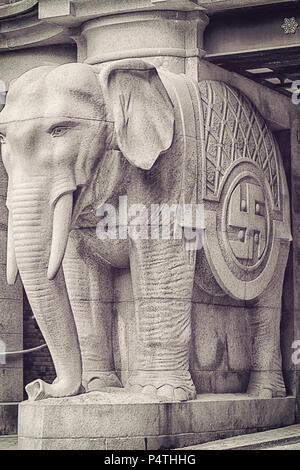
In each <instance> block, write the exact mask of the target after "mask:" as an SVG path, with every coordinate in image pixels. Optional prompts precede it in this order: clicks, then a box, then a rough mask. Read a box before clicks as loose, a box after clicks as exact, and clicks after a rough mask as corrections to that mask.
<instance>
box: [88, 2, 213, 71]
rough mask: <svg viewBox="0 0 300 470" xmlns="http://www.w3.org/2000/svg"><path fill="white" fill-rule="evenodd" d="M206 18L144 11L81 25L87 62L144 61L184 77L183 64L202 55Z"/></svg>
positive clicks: (197, 13) (198, 14)
mask: <svg viewBox="0 0 300 470" xmlns="http://www.w3.org/2000/svg"><path fill="white" fill-rule="evenodd" d="M207 24H208V17H207V16H206V15H205V14H204V13H203V12H201V11H176V10H174V11H163V10H159V11H143V12H134V13H126V14H125V13H123V14H122V15H111V16H105V17H101V18H97V19H94V20H91V21H88V22H87V23H85V24H84V25H83V28H82V35H83V37H84V38H85V39H86V54H87V59H86V62H87V63H88V64H101V63H104V62H108V61H112V60H119V59H128V58H143V59H145V60H148V61H150V62H152V63H154V64H155V65H156V66H163V67H165V68H167V69H169V70H171V71H172V72H176V73H184V72H185V71H186V60H187V59H191V58H199V57H202V56H203V55H204V50H203V48H202V47H203V33H204V30H205V27H206V25H207Z"/></svg>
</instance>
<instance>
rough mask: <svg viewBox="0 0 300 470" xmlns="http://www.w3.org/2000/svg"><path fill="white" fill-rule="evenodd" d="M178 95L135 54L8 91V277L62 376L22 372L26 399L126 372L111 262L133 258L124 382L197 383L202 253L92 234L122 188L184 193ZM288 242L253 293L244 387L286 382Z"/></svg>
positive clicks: (143, 388)
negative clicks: (116, 342)
mask: <svg viewBox="0 0 300 470" xmlns="http://www.w3.org/2000/svg"><path fill="white" fill-rule="evenodd" d="M175 108H176V106H175V104H174V102H172V98H171V97H170V96H169V94H168V93H167V91H166V89H165V87H164V85H163V83H162V81H161V79H160V76H159V75H158V73H157V71H156V69H155V68H154V67H153V66H152V65H151V64H147V63H145V62H143V61H137V60H133V61H127V60H126V61H119V62H118V63H113V64H110V65H108V66H103V67H102V68H101V69H100V70H98V69H96V68H93V67H92V66H89V65H84V64H67V65H62V66H59V67H39V68H37V69H33V70H32V71H30V72H27V73H26V74H24V75H23V76H21V77H20V78H19V79H18V80H16V81H15V83H13V85H12V86H11V88H10V90H9V92H8V96H7V103H6V106H5V108H4V110H3V111H2V112H1V114H0V133H1V135H2V137H1V140H2V145H1V153H2V158H3V161H4V165H5V167H6V170H7V172H8V175H9V185H8V199H7V206H8V209H9V214H10V216H9V242H8V281H9V282H10V283H13V282H14V280H15V277H16V275H17V272H18V271H19V272H20V276H21V278H22V281H23V284H24V287H25V290H26V293H27V296H28V299H29V301H30V304H31V307H32V310H33V312H34V315H35V317H36V319H37V322H38V324H39V327H40V329H41V331H42V333H43V336H44V338H45V340H46V342H47V345H48V347H49V349H50V352H51V355H52V358H53V361H54V364H55V368H56V373H57V378H56V380H55V381H54V383H53V384H46V383H44V382H42V381H41V380H37V381H35V382H33V383H31V384H29V385H27V387H26V390H27V393H28V395H29V398H30V399H31V400H40V399H43V398H47V397H65V396H71V395H76V394H79V393H81V392H83V391H84V389H85V390H87V391H88V390H99V389H103V387H121V386H122V384H121V382H120V380H119V378H118V377H117V375H116V373H115V370H114V359H113V353H112V339H111V337H112V334H111V331H112V315H111V305H112V302H113V268H114V267H117V268H123V267H124V268H125V267H128V266H130V268H131V277H132V283H133V293H134V299H135V312H136V322H137V338H136V341H137V357H136V363H135V367H134V370H133V371H132V374H131V377H130V378H129V380H128V383H127V384H125V385H126V386H127V387H128V388H129V389H131V390H133V391H135V392H140V393H145V394H150V395H153V396H158V397H163V398H166V399H167V400H171V401H173V400H176V401H178V400H179V401H185V400H188V399H193V398H194V397H195V387H194V385H193V382H192V379H191V376H190V373H189V347H190V336H191V331H190V330H191V326H190V315H191V298H192V290H193V283H194V269H195V262H197V259H199V258H201V257H203V251H202V250H200V252H199V253H198V254H197V259H195V258H196V255H195V254H194V255H191V254H190V253H189V252H188V251H187V250H186V248H185V240H184V239H181V240H177V239H171V240H160V239H159V240H157V239H154V240H151V239H148V240H143V239H137V240H134V239H130V240H128V239H121V240H120V239H116V240H110V239H107V240H99V239H98V238H97V236H96V225H97V223H98V221H99V218H98V217H97V215H96V211H97V208H98V207H99V206H101V205H102V204H104V203H110V204H113V205H114V206H115V207H117V206H118V198H119V197H120V196H124V195H126V196H127V197H128V204H133V203H139V204H141V203H142V204H144V206H145V207H146V208H147V209H149V208H150V205H151V204H161V203H168V204H172V203H174V204H175V203H178V202H179V201H180V198H181V196H182V181H183V172H184V161H183V145H184V142H183V136H182V134H181V133H180V131H179V127H180V126H179V124H178V122H177V121H176V118H175V117H176V112H175V111H176V110H175ZM197 158H198V159H199V161H200V160H201V155H198V156H197ZM185 163H186V162H185ZM186 177H187V178H188V180H187V181H188V182H189V180H190V181H192V179H193V178H194V177H193V174H192V173H191V175H188V176H186ZM195 177H196V178H197V176H195ZM185 184H186V182H185ZM191 184H192V183H191ZM117 216H118V213H117ZM281 245H282V246H281V249H280V263H279V264H280V266H279V265H278V266H279V267H278V268H277V271H276V272H275V274H274V276H273V278H272V281H271V282H270V284H269V286H268V290H267V292H266V293H264V294H263V295H261V296H260V297H259V298H257V299H254V300H252V308H253V316H252V324H251V326H252V330H253V335H254V343H253V372H252V374H251V378H250V383H249V389H248V392H249V393H251V394H255V395H258V396H263V397H270V396H282V395H284V394H285V387H284V384H283V379H282V375H281V356H280V347H279V335H280V315H281V310H280V299H281V291H282V282H283V275H284V268H285V265H286V260H287V254H288V249H289V244H288V242H287V243H282V244H281ZM266 302H267V303H266ZM266 305H267V308H266Z"/></svg>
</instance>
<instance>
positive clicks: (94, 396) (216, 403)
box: [19, 390, 295, 449]
mask: <svg viewBox="0 0 300 470" xmlns="http://www.w3.org/2000/svg"><path fill="white" fill-rule="evenodd" d="M142 400H143V401H144V403H142V402H141V401H142ZM151 400H152V402H151ZM294 407H295V399H294V398H293V397H287V398H273V399H257V398H254V397H250V396H247V395H243V394H228V395H226V394H223V395H218V394H203V395H198V397H197V399H196V400H193V401H189V402H185V403H164V402H153V399H151V398H150V397H147V396H146V395H144V397H141V396H138V395H134V394H129V393H127V392H126V391H124V390H119V391H118V392H115V393H113V392H112V393H109V394H108V393H103V392H91V393H89V394H88V395H80V396H77V397H73V398H64V399H47V400H43V401H40V402H29V401H27V402H23V403H22V404H20V406H19V437H20V441H19V443H20V448H21V449H29V448H32V447H33V448H49V447H51V446H52V447H55V446H56V445H58V446H59V448H63V444H61V443H59V441H61V442H63V441H64V440H66V443H67V446H68V447H67V448H74V449H75V448H77V446H78V448H80V449H89V448H95V445H99V442H101V443H103V442H102V441H99V440H101V439H105V438H106V439H107V442H106V447H107V449H116V448H118V449H120V448H122V449H135V448H139V449H141V448H144V443H146V444H145V446H147V449H148V448H149V447H150V448H152V449H154V448H156V449H157V448H163V447H162V446H166V448H168V447H173V446H178V445H187V444H188V443H192V442H193V443H195V442H196V441H197V440H198V439H199V441H198V442H205V441H208V440H213V439H216V438H219V436H220V435H222V436H223V437H224V436H229V435H234V434H235V433H236V432H237V431H238V433H244V432H250V431H251V429H252V430H253V431H256V430H257V429H259V428H263V429H265V428H272V427H278V426H286V425H289V424H293V423H294V421H295V416H294ZM58 422H59V423H60V426H57V423H58ZM222 433H223V434H222ZM145 438H147V441H145ZM95 440H96V444H95ZM48 441H49V442H48ZM50 441H51V442H52V444H51V442H50ZM71 441H72V443H71ZM73 441H74V445H73ZM101 445H102V444H101ZM36 446H38V447H36ZM69 446H72V447H69ZM93 446H94V447H93Z"/></svg>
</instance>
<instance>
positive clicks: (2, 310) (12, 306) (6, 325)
mask: <svg viewBox="0 0 300 470" xmlns="http://www.w3.org/2000/svg"><path fill="white" fill-rule="evenodd" d="M22 328H23V302H22V300H6V299H4V300H2V299H0V337H2V335H3V334H4V333H21V332H22Z"/></svg>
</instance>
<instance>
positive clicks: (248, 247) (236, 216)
mask: <svg viewBox="0 0 300 470" xmlns="http://www.w3.org/2000/svg"><path fill="white" fill-rule="evenodd" d="M265 215H266V207H265V199H264V194H263V191H262V189H261V187H260V186H258V185H257V184H253V183H248V182H241V183H240V184H239V185H237V186H236V188H235V189H234V191H233V193H232V196H231V200H230V203H229V214H228V222H227V227H228V238H229V244H230V246H231V249H232V252H233V254H234V256H235V257H236V258H238V259H239V260H240V261H242V260H246V261H247V262H250V264H251V265H254V264H256V262H257V261H259V259H260V258H261V257H262V255H263V253H264V250H265V247H266V238H267V223H266V220H265Z"/></svg>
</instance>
